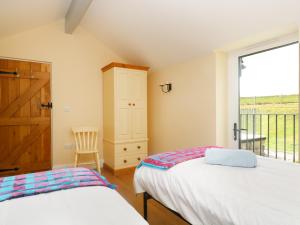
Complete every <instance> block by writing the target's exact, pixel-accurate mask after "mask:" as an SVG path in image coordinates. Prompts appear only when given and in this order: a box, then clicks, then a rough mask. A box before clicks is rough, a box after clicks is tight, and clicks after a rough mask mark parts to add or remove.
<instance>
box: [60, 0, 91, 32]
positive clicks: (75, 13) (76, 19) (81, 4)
mask: <svg viewBox="0 0 300 225" xmlns="http://www.w3.org/2000/svg"><path fill="white" fill-rule="evenodd" d="M92 1H93V0H72V2H71V4H70V7H69V9H68V12H67V14H66V16H65V32H66V33H67V34H72V33H73V32H74V30H75V29H76V27H77V26H78V25H79V24H80V22H81V19H82V18H83V16H84V14H85V13H86V11H87V9H88V8H89V6H90V5H91V3H92Z"/></svg>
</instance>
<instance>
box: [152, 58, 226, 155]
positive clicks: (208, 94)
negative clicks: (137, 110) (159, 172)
mask: <svg viewBox="0 0 300 225" xmlns="http://www.w3.org/2000/svg"><path fill="white" fill-rule="evenodd" d="M226 80H227V55H226V54H224V53H211V54H208V55H206V56H203V57H201V58H198V59H195V60H191V61H189V62H186V63H182V64H177V65H174V66H171V67H168V68H165V69H163V70H160V71H157V72H154V73H150V75H149V77H148V104H149V107H148V109H149V113H148V115H149V118H148V123H149V138H150V141H149V151H150V154H154V153H158V152H163V151H169V150H174V149H179V148H184V147H192V146H199V145H200V146H201V145H216V144H217V145H221V146H227V143H226V140H227V82H226ZM166 82H171V83H172V85H173V90H172V91H171V92H170V93H166V94H165V93H163V92H162V91H161V90H160V87H159V85H160V84H161V83H166Z"/></svg>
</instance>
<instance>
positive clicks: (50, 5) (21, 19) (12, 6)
mask: <svg viewBox="0 0 300 225" xmlns="http://www.w3.org/2000/svg"><path fill="white" fill-rule="evenodd" d="M70 2H71V0H0V38H1V37H4V36H8V35H11V34H15V33H18V32H22V31H25V30H28V29H31V28H35V27H38V26H41V25H45V24H47V23H51V22H53V21H55V20H58V19H61V18H64V16H65V14H66V12H67V10H68V8H69V5H70Z"/></svg>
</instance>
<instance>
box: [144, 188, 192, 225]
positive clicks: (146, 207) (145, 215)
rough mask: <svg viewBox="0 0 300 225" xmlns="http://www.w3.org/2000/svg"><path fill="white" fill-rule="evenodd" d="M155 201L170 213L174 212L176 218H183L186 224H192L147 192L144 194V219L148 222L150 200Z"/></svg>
mask: <svg viewBox="0 0 300 225" xmlns="http://www.w3.org/2000/svg"><path fill="white" fill-rule="evenodd" d="M151 199H153V200H154V201H156V202H158V203H159V204H160V205H162V206H163V207H164V208H166V209H167V210H169V211H170V212H172V213H173V214H175V215H176V216H178V217H179V218H181V219H182V220H184V221H185V222H186V223H188V224H191V223H190V222H188V221H187V220H186V219H184V218H183V217H182V216H181V215H180V214H179V213H178V212H175V211H174V210H172V209H170V208H168V207H167V206H165V205H164V204H162V203H161V202H160V201H158V200H156V199H155V198H153V197H152V196H151V195H150V194H148V193H147V192H144V199H143V201H144V219H145V220H147V221H148V204H147V202H148V200H151Z"/></svg>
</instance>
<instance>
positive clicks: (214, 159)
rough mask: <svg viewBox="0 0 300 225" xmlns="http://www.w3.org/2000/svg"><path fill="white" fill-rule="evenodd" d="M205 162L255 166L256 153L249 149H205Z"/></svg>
mask: <svg viewBox="0 0 300 225" xmlns="http://www.w3.org/2000/svg"><path fill="white" fill-rule="evenodd" d="M205 162H206V163H208V164H213V165H222V166H233V167H246V168H252V167H256V164H257V159H256V155H255V154H254V153H253V152H251V151H249V150H237V149H236V150H235V149H222V150H218V149H209V150H208V151H206V155H205Z"/></svg>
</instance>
